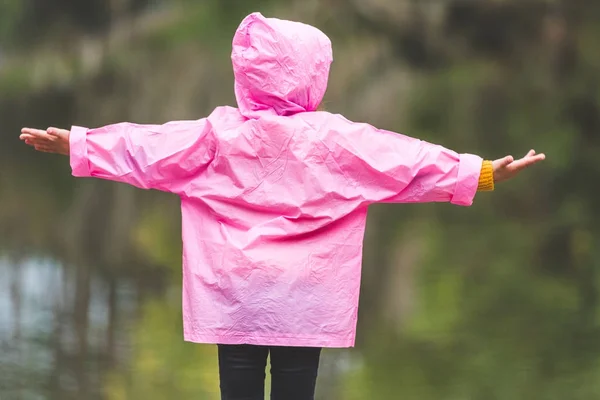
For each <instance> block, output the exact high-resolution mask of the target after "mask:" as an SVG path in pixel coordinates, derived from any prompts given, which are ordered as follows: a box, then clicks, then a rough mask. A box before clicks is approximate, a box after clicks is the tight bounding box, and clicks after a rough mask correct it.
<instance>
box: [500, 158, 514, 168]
mask: <svg viewBox="0 0 600 400" xmlns="http://www.w3.org/2000/svg"><path fill="white" fill-rule="evenodd" d="M513 161H515V159H514V158H513V156H506V157H504V158H501V159H500V160H498V168H504V167H506V166H508V165H509V164H510V163H512V162H513Z"/></svg>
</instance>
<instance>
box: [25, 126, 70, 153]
mask: <svg viewBox="0 0 600 400" xmlns="http://www.w3.org/2000/svg"><path fill="white" fill-rule="evenodd" d="M70 133H71V132H70V131H68V130H66V129H58V128H48V129H47V130H45V131H43V130H40V129H32V128H23V129H21V136H19V138H20V139H21V140H23V141H24V142H25V143H26V144H28V145H30V146H32V147H34V148H35V149H36V150H37V151H42V152H44V153H56V154H63V155H66V156H68V155H69V152H70V146H69V135H70Z"/></svg>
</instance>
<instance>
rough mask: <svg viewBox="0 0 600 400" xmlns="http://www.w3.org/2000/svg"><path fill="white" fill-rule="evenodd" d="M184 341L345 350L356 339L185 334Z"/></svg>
mask: <svg viewBox="0 0 600 400" xmlns="http://www.w3.org/2000/svg"><path fill="white" fill-rule="evenodd" d="M184 340H185V341H186V342H191V343H200V344H230V345H236V344H250V345H255V346H287V347H325V348H338V349H345V348H349V347H354V341H355V339H354V337H350V338H345V339H324V338H317V337H313V338H302V337H298V336H293V337H277V336H269V337H265V336H252V335H223V336H221V335H205V334H202V335H194V334H184Z"/></svg>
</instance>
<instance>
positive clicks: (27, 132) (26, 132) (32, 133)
mask: <svg viewBox="0 0 600 400" xmlns="http://www.w3.org/2000/svg"><path fill="white" fill-rule="evenodd" d="M26 138H38V139H47V138H48V134H47V133H46V131H43V130H41V129H33V128H23V129H21V136H20V139H21V140H25V139H26Z"/></svg>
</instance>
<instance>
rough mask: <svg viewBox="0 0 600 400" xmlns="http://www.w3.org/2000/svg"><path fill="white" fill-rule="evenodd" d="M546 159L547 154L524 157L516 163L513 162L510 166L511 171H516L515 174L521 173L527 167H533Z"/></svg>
mask: <svg viewBox="0 0 600 400" xmlns="http://www.w3.org/2000/svg"><path fill="white" fill-rule="evenodd" d="M545 158H546V155H545V154H543V153H542V154H538V155H531V156H528V157H524V158H522V159H520V160H517V161H515V162H513V163H512V164H511V165H510V169H512V170H514V171H515V172H517V171H520V170H522V169H525V168H527V167H530V166H532V165H533V164H536V163H538V162H540V161H542V160H544V159H545Z"/></svg>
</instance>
